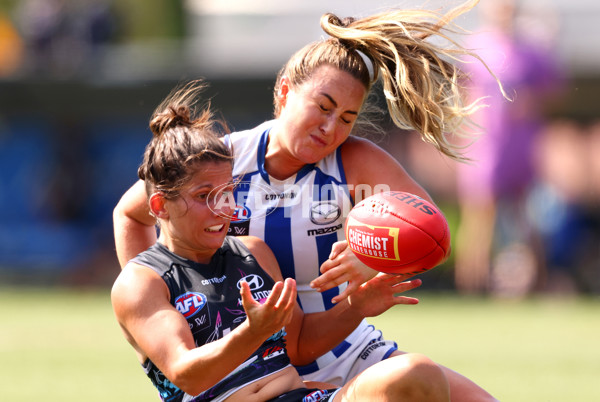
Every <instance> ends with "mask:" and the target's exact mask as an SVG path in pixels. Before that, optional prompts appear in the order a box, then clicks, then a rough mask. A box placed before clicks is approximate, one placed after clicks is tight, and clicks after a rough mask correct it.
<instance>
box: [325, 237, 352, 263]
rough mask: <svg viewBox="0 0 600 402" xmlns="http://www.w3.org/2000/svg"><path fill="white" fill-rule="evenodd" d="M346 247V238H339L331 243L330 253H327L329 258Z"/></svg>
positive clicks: (335, 255) (331, 258) (332, 257)
mask: <svg viewBox="0 0 600 402" xmlns="http://www.w3.org/2000/svg"><path fill="white" fill-rule="evenodd" d="M346 247H348V242H347V241H346V240H341V241H338V242H335V243H333V246H331V253H330V254H329V259H330V260H333V259H334V258H335V257H337V256H338V255H339V254H340V253H341V252H342V251H344V250H345V249H346Z"/></svg>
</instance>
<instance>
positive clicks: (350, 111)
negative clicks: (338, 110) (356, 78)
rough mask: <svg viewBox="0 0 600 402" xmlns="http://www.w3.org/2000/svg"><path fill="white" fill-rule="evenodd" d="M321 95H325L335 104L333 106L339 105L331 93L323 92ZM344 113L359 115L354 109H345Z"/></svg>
mask: <svg viewBox="0 0 600 402" xmlns="http://www.w3.org/2000/svg"><path fill="white" fill-rule="evenodd" d="M321 95H323V96H324V97H326V98H327V99H329V101H330V102H331V103H332V104H333V106H335V107H338V104H337V102H336V101H335V100H334V99H333V98H332V97H331V95H329V94H328V93H325V92H321ZM344 113H348V114H354V115H358V112H355V111H354V110H344Z"/></svg>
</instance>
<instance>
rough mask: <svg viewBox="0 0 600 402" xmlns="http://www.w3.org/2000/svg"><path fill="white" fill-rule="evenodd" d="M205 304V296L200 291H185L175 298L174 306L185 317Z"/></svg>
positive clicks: (188, 316) (196, 311) (194, 312)
mask: <svg viewBox="0 0 600 402" xmlns="http://www.w3.org/2000/svg"><path fill="white" fill-rule="evenodd" d="M205 305H206V296H204V295H203V294H202V293H196V292H187V293H184V294H182V295H180V296H178V297H177V298H176V299H175V308H176V309H177V311H179V312H180V313H181V314H183V316H184V317H185V318H190V317H193V316H195V315H196V314H198V312H199V311H200V310H202V308H203V307H204V306H205Z"/></svg>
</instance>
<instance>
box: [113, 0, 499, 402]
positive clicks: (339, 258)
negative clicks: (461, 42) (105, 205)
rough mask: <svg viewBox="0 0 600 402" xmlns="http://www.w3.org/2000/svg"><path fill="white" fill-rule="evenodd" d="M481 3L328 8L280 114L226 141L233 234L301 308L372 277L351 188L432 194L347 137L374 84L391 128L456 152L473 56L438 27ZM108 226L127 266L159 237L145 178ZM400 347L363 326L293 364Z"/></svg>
mask: <svg viewBox="0 0 600 402" xmlns="http://www.w3.org/2000/svg"><path fill="white" fill-rule="evenodd" d="M476 4H477V1H469V2H467V3H465V4H463V5H461V6H459V7H457V8H456V9H454V10H451V11H450V12H448V13H447V14H444V15H439V14H437V13H435V12H432V11H428V10H391V11H389V12H384V13H381V14H377V15H373V16H369V17H365V18H361V19H352V18H347V19H340V18H338V17H337V16H335V15H332V14H326V15H324V16H323V17H322V19H321V26H322V28H323V30H324V31H325V32H326V33H327V34H329V36H330V37H329V38H327V39H324V40H322V41H318V42H314V43H311V44H309V45H307V46H306V47H304V48H302V49H300V50H299V51H298V52H297V53H296V54H294V55H293V56H292V58H291V59H290V60H289V61H288V63H287V64H286V65H285V66H284V67H283V69H282V70H281V72H280V74H279V75H278V78H277V81H276V84H275V93H274V103H275V118H274V119H273V120H271V121H268V122H265V123H263V124H261V125H260V126H258V127H256V128H254V129H252V130H248V131H243V132H238V133H233V134H231V135H230V136H228V137H227V139H226V141H227V143H228V144H230V145H231V146H232V149H233V151H234V157H235V164H234V176H235V177H236V179H237V180H238V181H240V186H239V187H238V191H241V192H245V196H244V197H243V198H244V200H246V201H247V202H246V203H245V204H242V205H239V212H242V211H243V214H241V213H240V214H238V217H241V219H239V220H238V221H237V222H234V223H233V224H232V229H231V230H232V231H231V233H232V234H240V235H253V236H257V237H259V238H261V239H263V240H264V241H265V242H266V243H267V244H268V245H269V247H270V248H271V249H272V250H273V253H274V254H275V257H276V258H277V261H278V263H279V266H280V267H281V269H282V273H283V275H284V277H291V278H294V279H295V280H296V282H297V288H298V299H299V302H300V305H301V307H302V309H303V310H304V311H305V313H311V312H318V311H326V310H329V309H331V308H332V307H333V306H334V305H335V303H336V302H340V301H341V300H344V298H345V297H346V296H348V295H349V294H351V293H352V292H353V291H355V290H356V289H357V288H358V287H359V286H360V285H361V284H362V283H364V282H365V281H366V280H368V279H369V278H372V277H373V276H374V275H375V273H374V272H373V271H371V270H369V269H368V268H367V267H365V266H364V265H363V264H361V263H360V262H359V261H358V260H357V259H356V257H355V256H354V255H353V253H352V252H351V251H350V250H349V249H348V248H347V247H346V243H345V242H344V231H343V227H342V226H343V222H344V219H345V214H346V213H347V211H348V205H352V204H353V203H354V202H355V201H356V196H357V194H356V189H357V188H359V187H360V188H365V187H366V188H371V189H373V188H376V187H377V188H380V187H381V186H382V185H383V186H386V187H387V188H388V189H393V190H398V191H406V192H409V193H412V194H416V195H419V196H420V197H422V198H425V199H427V200H429V201H432V200H431V198H430V197H429V195H428V194H427V192H426V191H425V190H424V189H423V188H422V187H421V186H420V185H419V184H418V183H416V182H415V181H414V180H413V179H412V178H411V177H410V176H409V175H408V174H407V172H406V171H405V169H404V168H403V167H402V166H401V165H400V163H399V162H398V161H397V160H395V159H394V158H393V157H392V156H391V155H389V154H388V153H387V152H385V151H384V150H383V149H381V148H380V147H378V146H376V145H375V144H374V143H372V142H370V141H368V140H365V139H360V138H357V137H354V136H351V135H350V134H351V132H352V129H353V128H354V127H355V126H357V125H360V124H361V123H362V122H361V117H362V114H361V112H363V111H365V109H368V108H369V104H368V102H367V97H368V94H369V91H370V89H371V87H372V86H373V84H374V83H375V82H376V81H377V80H381V82H382V86H383V92H384V96H385V99H386V102H387V106H388V112H389V114H390V116H391V118H392V121H393V122H394V123H395V124H396V125H397V126H398V127H401V128H410V129H413V130H415V131H416V132H418V133H419V135H420V136H421V138H422V139H423V140H425V141H427V142H429V143H431V144H432V145H433V146H434V147H436V148H437V149H439V150H440V152H442V153H444V154H447V155H449V156H451V157H454V158H456V159H461V155H460V153H459V152H458V150H457V149H456V148H455V147H453V146H452V144H451V143H450V142H449V141H448V140H447V137H446V134H447V133H460V128H461V124H462V123H464V120H465V119H467V120H468V118H469V116H470V115H471V114H472V113H473V112H474V111H475V110H476V109H477V107H478V104H467V105H465V104H463V94H462V92H461V87H460V82H461V79H462V75H461V71H460V70H459V69H458V68H457V67H456V65H454V64H453V63H451V62H450V61H451V60H452V59H453V58H455V57H460V56H464V55H469V54H470V52H469V51H468V50H465V49H463V48H461V47H459V46H454V45H452V44H451V43H452V42H451V40H450V38H449V37H448V36H447V31H446V30H445V28H446V27H447V26H448V24H449V23H450V22H451V20H452V19H454V18H455V17H457V16H459V15H461V14H463V13H464V12H466V11H468V10H469V9H471V8H472V7H474V6H475V5H476ZM437 39H442V41H441V42H445V43H449V45H448V47H447V48H444V47H441V45H438V44H436V43H438V42H440V41H439V40H437ZM367 123H369V122H367ZM265 187H266V188H269V190H270V191H272V192H273V194H275V195H276V196H275V197H272V199H267V200H265V199H264V198H261V194H257V193H260V191H262V190H263V189H264V188H265ZM257 200H261V202H260V203H258V201H257ZM253 203H254V204H253ZM255 204H256V205H255ZM247 218H249V219H247ZM114 225H115V239H116V246H117V254H118V256H119V260H120V262H121V263H122V264H124V263H125V262H126V261H128V260H129V259H130V258H131V257H133V256H135V255H136V254H137V253H138V252H140V251H142V250H144V249H146V248H147V247H148V246H150V245H151V244H153V243H154V241H155V239H156V232H155V230H154V220H153V219H152V217H151V216H150V215H149V213H148V208H147V206H146V200H145V193H144V188H143V184H142V183H141V182H140V183H138V184H135V185H134V186H133V187H132V188H131V189H130V190H129V191H128V192H127V193H126V194H125V195H124V196H123V198H122V199H121V201H120V202H119V204H118V205H117V207H116V208H115V211H114ZM320 273H322V275H320ZM319 275H320V276H319ZM402 353H403V352H400V351H398V350H397V346H396V344H395V343H394V342H392V341H386V340H384V339H383V336H382V334H381V332H380V331H378V330H376V329H375V328H373V327H372V326H370V325H369V324H368V323H367V322H366V321H363V322H361V324H359V325H358V326H357V328H356V329H355V330H354V331H353V332H352V334H350V335H349V336H348V337H347V339H346V340H345V341H344V342H342V343H340V344H339V345H338V346H336V347H335V348H333V349H332V350H331V351H330V352H328V353H325V354H324V355H322V356H320V357H318V358H317V359H315V361H313V362H311V363H309V364H307V365H304V366H302V367H297V369H298V371H299V372H300V373H301V374H302V375H303V377H304V378H305V379H307V380H313V381H323V382H328V383H334V384H340V385H341V384H345V383H346V382H347V381H348V380H349V379H350V378H352V377H353V376H354V375H356V374H357V373H359V372H362V371H363V370H365V369H366V368H367V367H370V366H371V365H373V364H375V363H376V362H379V361H381V360H384V359H387V358H389V357H390V356H396V355H400V354H402ZM444 371H445V373H446V376H447V378H448V380H449V383H450V388H451V395H452V399H453V400H455V401H470V400H473V401H475V400H476V401H485V400H494V398H493V397H492V396H491V395H490V394H489V393H487V392H486V391H485V390H483V389H482V388H481V387H479V386H478V385H476V384H475V383H474V382H472V381H471V380H469V379H468V378H466V377H464V376H462V375H460V374H459V373H456V372H454V371H452V370H450V369H448V368H444Z"/></svg>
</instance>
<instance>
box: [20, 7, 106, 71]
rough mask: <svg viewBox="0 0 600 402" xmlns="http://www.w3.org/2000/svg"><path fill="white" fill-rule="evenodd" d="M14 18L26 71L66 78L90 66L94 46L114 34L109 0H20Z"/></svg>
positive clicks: (95, 47) (102, 42) (104, 41)
mask: <svg viewBox="0 0 600 402" xmlns="http://www.w3.org/2000/svg"><path fill="white" fill-rule="evenodd" d="M16 15H17V21H18V25H19V28H20V30H21V32H22V33H23V37H24V39H25V42H26V44H27V50H28V53H27V55H28V57H27V63H26V67H27V68H28V69H29V72H32V73H37V74H44V75H50V76H53V77H60V78H62V77H69V76H72V75H76V74H81V73H82V72H85V71H86V69H87V68H90V67H93V66H94V59H93V56H94V52H95V51H96V50H97V48H98V46H100V45H103V44H105V43H108V42H110V41H111V40H112V39H113V38H114V36H115V33H116V19H115V15H114V13H113V11H112V7H111V0H87V1H84V2H76V1H68V0H23V1H21V2H19V3H18V6H17V9H16Z"/></svg>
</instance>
